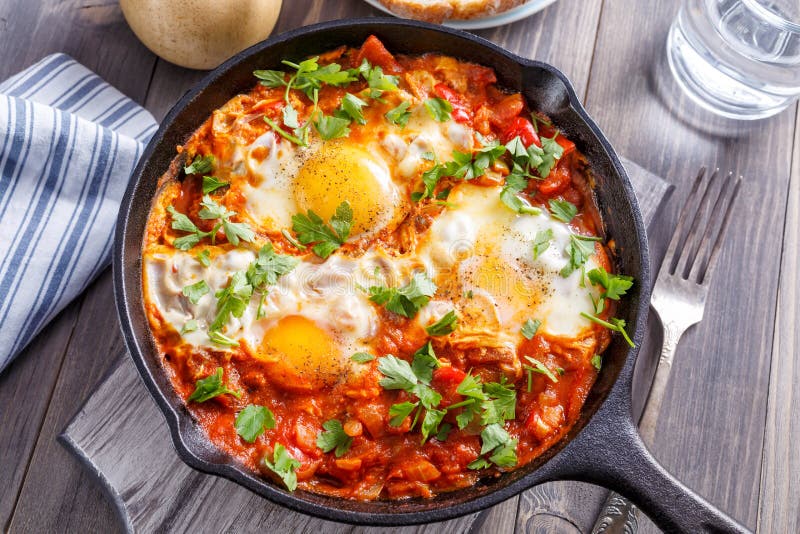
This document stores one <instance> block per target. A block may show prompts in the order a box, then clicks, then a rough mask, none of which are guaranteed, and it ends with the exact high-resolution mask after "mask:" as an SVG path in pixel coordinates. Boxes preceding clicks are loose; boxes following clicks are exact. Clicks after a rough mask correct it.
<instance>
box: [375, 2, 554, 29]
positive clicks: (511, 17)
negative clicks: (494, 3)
mask: <svg viewBox="0 0 800 534" xmlns="http://www.w3.org/2000/svg"><path fill="white" fill-rule="evenodd" d="M364 1H365V2H366V3H368V4H369V5H371V6H372V7H374V8H377V9H380V10H381V11H383V12H384V13H389V14H390V15H394V16H395V17H396V16H398V15H396V14H395V13H392V12H391V11H389V10H388V9H386V7H385V6H384V5H383V4H381V3H380V2H379V1H378V0H364ZM555 1H556V0H528V1H527V2H525V3H524V4H522V5H519V6H517V7H515V8H513V9H509V10H508V11H504V12H502V13H499V14H497V15H493V16H491V17H483V18H477V19H467V20H445V21H444V22H443V23H442V24H443V25H444V26H449V27H450V28H458V29H459V30H483V29H486V28H496V27H497V26H505V25H506V24H511V23H512V22H517V21H518V20H522V19H524V18H527V17H530V16H531V15H533V14H534V13H536V12H537V11H541V10H542V9H544V8H546V7H547V6H549V5H550V4H552V3H553V2H555Z"/></svg>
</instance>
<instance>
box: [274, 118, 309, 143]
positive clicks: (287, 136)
mask: <svg viewBox="0 0 800 534" xmlns="http://www.w3.org/2000/svg"><path fill="white" fill-rule="evenodd" d="M264 122H266V123H267V124H269V127H270V128H272V129H273V131H275V132H276V133H277V134H278V135H280V136H281V137H283V138H284V139H286V140H287V141H289V142H290V143H294V144H296V145H299V146H308V143H307V142H306V141H305V139H301V138H300V137H298V136H296V135H292V134H290V133H289V132H287V131H286V130H284V129H283V128H281V127H280V126H278V124H277V123H276V122H275V121H273V120H272V119H270V118H269V117H267V116H265V117H264Z"/></svg>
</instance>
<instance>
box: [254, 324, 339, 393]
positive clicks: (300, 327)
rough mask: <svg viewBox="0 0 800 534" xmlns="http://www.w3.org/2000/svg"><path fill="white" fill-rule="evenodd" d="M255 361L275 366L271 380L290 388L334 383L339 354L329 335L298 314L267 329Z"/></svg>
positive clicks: (337, 372)
mask: <svg viewBox="0 0 800 534" xmlns="http://www.w3.org/2000/svg"><path fill="white" fill-rule="evenodd" d="M257 356H258V358H259V359H261V360H264V361H267V362H269V363H272V364H274V366H273V371H274V372H273V374H271V375H270V378H271V379H273V380H276V381H277V382H279V383H281V384H282V385H284V386H287V387H288V388H290V389H311V388H315V387H319V386H321V385H325V384H329V383H332V382H336V380H338V378H339V374H340V372H341V351H340V350H339V348H338V346H337V344H336V343H335V341H334V340H333V338H332V337H331V336H330V334H329V333H328V332H326V331H324V330H323V329H321V328H320V327H319V326H317V324H316V323H315V322H314V321H312V320H311V319H308V318H306V317H303V316H300V315H289V316H286V317H283V318H282V319H281V320H279V321H278V323H277V324H276V325H275V326H274V327H272V328H270V329H269V330H267V332H266V333H265V334H264V339H263V341H262V343H261V347H260V350H259V351H258V355H257Z"/></svg>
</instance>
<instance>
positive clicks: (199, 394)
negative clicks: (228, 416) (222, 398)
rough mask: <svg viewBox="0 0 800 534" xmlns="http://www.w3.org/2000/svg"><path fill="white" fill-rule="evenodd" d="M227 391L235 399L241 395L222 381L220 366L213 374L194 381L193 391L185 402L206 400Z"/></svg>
mask: <svg viewBox="0 0 800 534" xmlns="http://www.w3.org/2000/svg"><path fill="white" fill-rule="evenodd" d="M225 393H229V394H231V395H233V396H234V397H236V398H237V399H238V398H239V397H240V396H241V394H240V393H239V392H238V391H233V390H232V389H230V388H228V386H226V385H225V384H224V383H223V382H222V367H217V370H216V371H215V372H214V374H212V375H209V376H207V377H206V378H201V379H200V380H198V381H197V382H196V383H195V386H194V391H193V392H192V394H191V395H189V398H188V399H187V402H206V401H207V400H210V399H213V398H214V397H216V396H218V395H224V394H225Z"/></svg>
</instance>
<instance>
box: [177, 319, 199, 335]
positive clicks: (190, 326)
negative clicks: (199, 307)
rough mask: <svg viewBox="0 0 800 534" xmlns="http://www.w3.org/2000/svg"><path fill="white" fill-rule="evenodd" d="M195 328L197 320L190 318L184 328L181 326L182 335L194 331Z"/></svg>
mask: <svg viewBox="0 0 800 534" xmlns="http://www.w3.org/2000/svg"><path fill="white" fill-rule="evenodd" d="M195 330H197V320H195V319H189V320H188V321H186V322H185V323H184V325H183V328H181V335H184V334H188V333H189V332H194V331H195Z"/></svg>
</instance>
